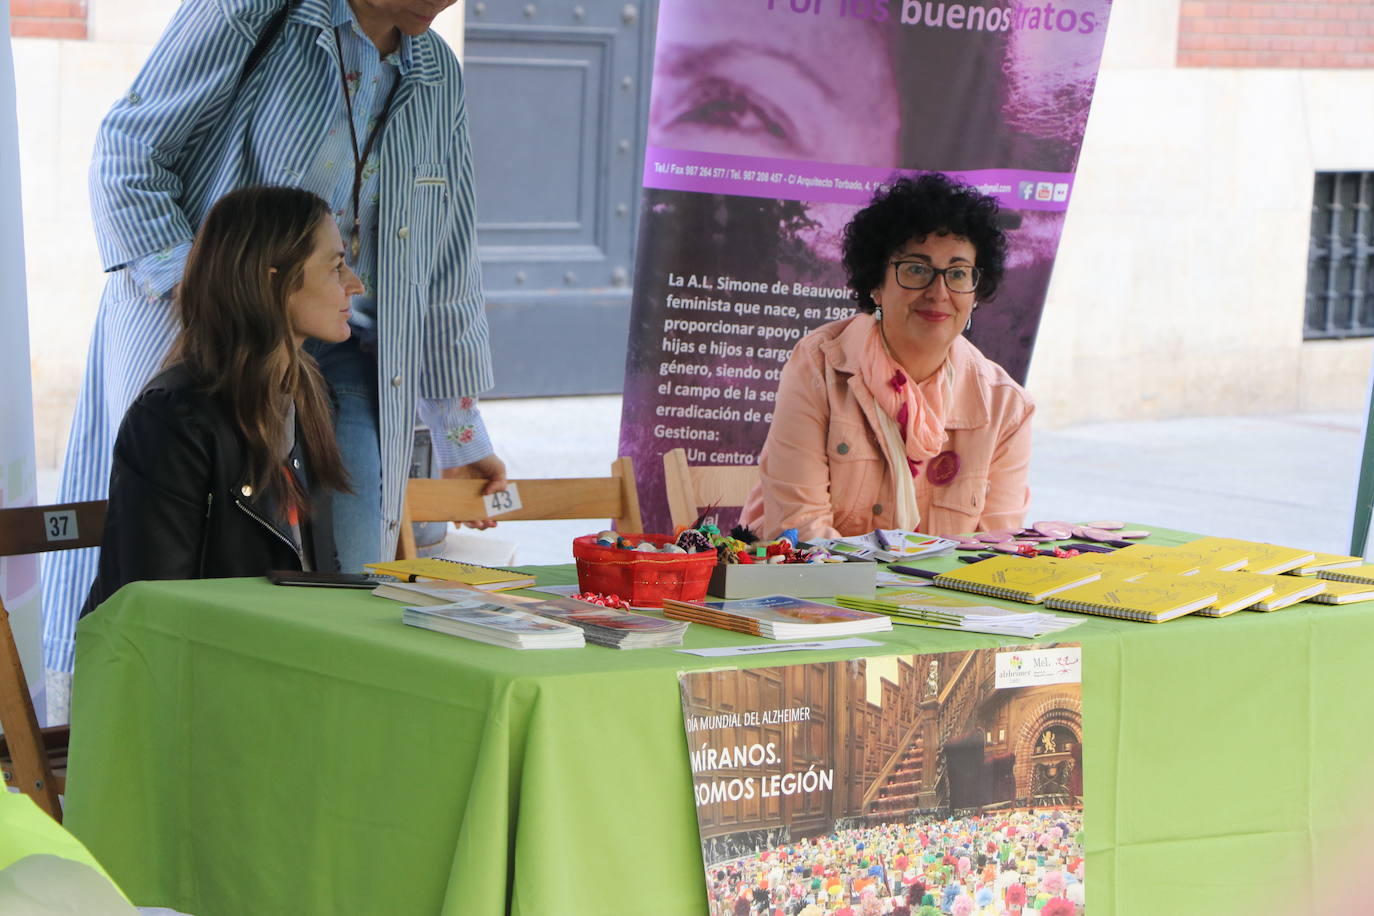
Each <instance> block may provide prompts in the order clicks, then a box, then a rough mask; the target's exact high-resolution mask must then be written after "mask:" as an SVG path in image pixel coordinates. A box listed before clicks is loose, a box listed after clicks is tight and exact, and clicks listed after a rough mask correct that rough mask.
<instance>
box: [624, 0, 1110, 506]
mask: <svg viewBox="0 0 1374 916" xmlns="http://www.w3.org/2000/svg"><path fill="white" fill-rule="evenodd" d="M1110 7H1111V4H1110V0H1062V2H1059V3H1048V2H1046V3H1024V2H1018V0H1010V2H1006V0H1004V2H997V0H987V2H981V3H980V2H969V3H942V2H918V0H662V4H661V6H660V10H659V22H658V38H657V45H656V57H655V64H654V74H653V90H652V96H651V101H650V113H649V135H648V143H647V151H646V155H645V162H644V199H643V214H642V218H641V221H640V238H639V248H638V254H637V262H636V270H635V285H634V305H633V309H632V314H631V321H630V336H629V352H628V356H627V360H626V374H625V398H624V408H623V414H622V420H621V438H620V453H621V454H622V455H630V456H632V457H633V458H634V459H635V465H636V473H637V476H638V477H639V479H640V482H641V501H642V505H643V509H644V517H645V521H646V525H647V526H648V527H649V528H650V529H651V530H660V529H666V528H667V526H668V525H667V511H666V505H665V504H664V502H663V499H662V497H661V496H660V495H659V494H661V493H662V473H663V470H662V457H661V456H662V455H663V453H664V452H666V451H668V450H670V449H673V448H678V447H682V448H685V449H686V450H687V453H688V459H689V461H690V462H691V463H693V464H754V463H756V461H757V456H758V451H759V449H760V447H761V446H762V444H763V440H764V438H765V436H766V435H767V431H768V424H769V422H770V421H771V417H772V404H773V396H774V391H775V389H776V387H777V382H778V378H779V376H780V374H781V371H782V366H783V364H784V363H785V362H786V360H787V356H788V354H789V353H790V352H791V349H792V347H793V346H794V345H795V344H796V342H797V341H798V340H799V339H800V338H801V337H802V336H804V335H805V334H806V333H808V332H809V331H811V330H814V329H815V328H817V327H819V326H820V325H822V324H824V323H826V322H829V321H834V320H837V319H840V318H844V317H847V316H849V315H850V314H852V313H853V302H852V300H851V298H850V291H849V290H848V289H847V288H846V285H845V276H844V273H843V271H842V269H841V267H840V264H839V261H840V232H841V231H842V229H843V227H844V225H845V223H846V222H848V220H849V218H850V217H851V216H852V215H853V213H854V211H855V210H856V209H858V208H859V207H861V206H863V205H864V204H866V203H867V202H868V201H869V199H870V198H871V196H872V194H873V192H874V190H875V188H877V187H879V186H880V185H881V184H882V183H884V182H886V181H888V180H890V179H891V178H892V176H893V175H894V174H897V173H900V172H905V171H943V172H946V173H950V174H952V175H955V176H956V177H958V178H960V179H962V180H963V181H966V182H968V183H970V184H973V185H975V186H977V187H978V188H980V189H981V190H982V191H983V192H984V193H987V194H991V195H993V196H995V197H996V198H997V199H998V201H999V202H1000V203H1001V204H1002V206H1003V208H1004V211H1005V213H1006V217H1007V223H1008V226H1009V227H1010V229H1011V231H1010V251H1009V256H1008V264H1007V272H1006V277H1005V279H1004V281H1003V285H1002V288H1001V290H1000V291H999V292H998V294H997V297H996V299H995V300H993V301H990V302H987V303H983V304H982V307H981V308H979V310H978V312H977V317H976V320H975V321H974V323H973V327H972V328H971V329H970V331H969V337H970V339H971V340H972V341H973V342H974V343H975V344H976V345H977V346H978V347H979V348H980V349H981V350H982V351H983V352H984V353H985V354H986V355H987V356H988V357H990V358H991V359H993V360H995V361H996V362H998V363H1000V364H1001V365H1002V366H1003V367H1005V368H1006V369H1007V370H1008V371H1009V372H1010V373H1011V374H1012V376H1013V377H1015V378H1017V379H1019V380H1024V378H1025V375H1026V370H1027V368H1028V365H1029V361H1030V354H1031V349H1032V346H1033V343H1034V340H1035V332H1036V328H1037V326H1038V324H1039V320H1040V312H1041V308H1042V306H1043V304H1044V298H1045V291H1046V289H1047V287H1048V284H1049V277H1050V271H1051V268H1052V267H1053V263H1054V256H1055V252H1056V249H1057V247H1058V244H1059V237H1060V232H1061V229H1062V226H1063V220H1064V213H1065V210H1066V208H1067V207H1068V204H1069V200H1070V198H1071V197H1072V192H1073V179H1074V169H1075V166H1076V165H1077V162H1078V152H1079V147H1080V144H1081V142H1082V139H1083V129H1084V125H1085V123H1086V121H1087V116H1088V109H1089V104H1090V102H1091V100H1092V94H1093V87H1094V84H1095V82H1096V78H1097V66H1098V61H1099V59H1100V57H1101V52H1102V43H1103V40H1104V38H1105V35H1106V27H1107V18H1108V14H1109V12H1110Z"/></svg>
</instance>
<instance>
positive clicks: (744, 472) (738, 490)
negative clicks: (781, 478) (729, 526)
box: [663, 448, 759, 528]
mask: <svg viewBox="0 0 1374 916" xmlns="http://www.w3.org/2000/svg"><path fill="white" fill-rule="evenodd" d="M758 482H759V467H758V465H756V464H752V465H735V464H716V465H698V466H697V467H692V466H691V465H689V464H688V463H687V452H686V451H685V450H683V449H680V448H675V449H673V450H672V451H670V452H666V453H664V455H663V483H664V486H665V487H666V489H667V490H668V517H669V518H670V519H672V522H673V527H674V528H676V527H677V526H678V525H690V524H692V522H694V521H696V519H697V516H698V515H700V513H701V510H702V509H703V508H705V507H706V506H712V505H714V506H717V507H726V508H735V507H738V506H743V505H744V504H745V503H746V502H747V501H748V500H749V494H750V493H752V492H753V491H754V487H755V486H756V485H757V484H758Z"/></svg>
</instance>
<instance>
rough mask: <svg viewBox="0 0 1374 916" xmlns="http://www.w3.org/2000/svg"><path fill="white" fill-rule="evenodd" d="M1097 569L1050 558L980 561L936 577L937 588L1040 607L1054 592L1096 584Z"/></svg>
mask: <svg viewBox="0 0 1374 916" xmlns="http://www.w3.org/2000/svg"><path fill="white" fill-rule="evenodd" d="M1100 575H1101V574H1100V573H1099V572H1097V570H1095V569H1085V568H1084V567H1083V566H1074V565H1073V563H1072V561H1070V560H1058V559H1053V558H1051V557H1018V556H1005V557H993V558H991V559H988V560H981V561H979V562H977V563H973V564H970V565H968V566H965V567H963V568H961V569H955V570H951V571H950V572H944V573H940V574H939V575H937V576H936V577H935V579H934V582H935V584H936V585H938V586H940V587H942V588H954V589H959V590H960V591H965V592H975V593H976V594H979V595H987V596H989V597H991V598H1005V599H1007V600H1010V601H1020V602H1023V603H1025V604H1040V603H1042V602H1043V601H1044V600H1045V599H1046V598H1047V597H1048V596H1050V595H1053V594H1054V593H1055V592H1061V591H1063V590H1064V589H1066V588H1073V587H1074V586H1075V585H1083V584H1085V583H1088V582H1092V581H1094V580H1096V579H1097V578H1098V577H1099V576H1100Z"/></svg>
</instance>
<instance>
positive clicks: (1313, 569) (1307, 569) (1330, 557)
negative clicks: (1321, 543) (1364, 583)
mask: <svg viewBox="0 0 1374 916" xmlns="http://www.w3.org/2000/svg"><path fill="white" fill-rule="evenodd" d="M1363 563H1364V560H1362V559H1360V558H1359V557H1352V556H1349V555H1347V554H1343V553H1319V554H1317V555H1316V556H1314V557H1313V558H1312V559H1311V560H1309V561H1307V562H1306V563H1304V564H1302V565H1301V566H1299V567H1297V568H1296V569H1290V570H1288V575H1290V576H1315V575H1317V574H1318V573H1321V572H1324V571H1326V570H1330V569H1348V568H1349V567H1351V566H1360V565H1362V564H1363Z"/></svg>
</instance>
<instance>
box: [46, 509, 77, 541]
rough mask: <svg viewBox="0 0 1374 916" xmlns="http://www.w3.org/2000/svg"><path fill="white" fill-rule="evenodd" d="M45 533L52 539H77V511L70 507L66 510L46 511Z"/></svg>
mask: <svg viewBox="0 0 1374 916" xmlns="http://www.w3.org/2000/svg"><path fill="white" fill-rule="evenodd" d="M43 533H44V534H46V535H47V537H48V540H50V541H74V540H76V539H77V537H78V534H77V530H76V513H75V512H73V511H71V510H70V509H68V510H66V511H65V512H44V513H43Z"/></svg>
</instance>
